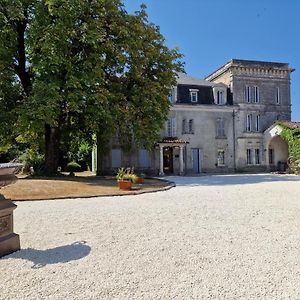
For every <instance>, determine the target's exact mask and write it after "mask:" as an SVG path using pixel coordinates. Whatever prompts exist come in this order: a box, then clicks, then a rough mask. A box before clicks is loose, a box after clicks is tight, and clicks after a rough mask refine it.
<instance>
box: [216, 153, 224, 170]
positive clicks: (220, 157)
mask: <svg viewBox="0 0 300 300" xmlns="http://www.w3.org/2000/svg"><path fill="white" fill-rule="evenodd" d="M217 161H218V162H217V163H218V167H222V166H225V151H224V150H222V149H220V150H218V157H217Z"/></svg>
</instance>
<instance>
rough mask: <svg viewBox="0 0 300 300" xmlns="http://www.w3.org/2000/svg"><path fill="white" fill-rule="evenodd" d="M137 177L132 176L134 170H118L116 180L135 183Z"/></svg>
mask: <svg viewBox="0 0 300 300" xmlns="http://www.w3.org/2000/svg"><path fill="white" fill-rule="evenodd" d="M137 178H138V177H137V176H136V175H135V174H134V169H133V168H127V169H125V168H119V170H118V173H117V176H116V179H117V180H118V181H119V180H128V181H131V182H132V183H136V182H137Z"/></svg>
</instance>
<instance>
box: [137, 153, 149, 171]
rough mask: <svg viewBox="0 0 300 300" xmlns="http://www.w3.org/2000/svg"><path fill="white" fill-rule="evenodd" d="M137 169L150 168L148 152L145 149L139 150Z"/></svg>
mask: <svg viewBox="0 0 300 300" xmlns="http://www.w3.org/2000/svg"><path fill="white" fill-rule="evenodd" d="M139 167H140V168H149V167H150V157H149V152H148V151H147V150H146V149H139Z"/></svg>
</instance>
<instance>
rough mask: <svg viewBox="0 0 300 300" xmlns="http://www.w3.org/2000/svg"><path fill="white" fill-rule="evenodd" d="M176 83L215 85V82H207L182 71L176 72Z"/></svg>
mask: <svg viewBox="0 0 300 300" xmlns="http://www.w3.org/2000/svg"><path fill="white" fill-rule="evenodd" d="M177 75H178V78H177V84H189V85H201V86H215V83H213V82H209V81H207V80H204V79H198V78H195V77H192V76H189V75H187V74H184V73H177Z"/></svg>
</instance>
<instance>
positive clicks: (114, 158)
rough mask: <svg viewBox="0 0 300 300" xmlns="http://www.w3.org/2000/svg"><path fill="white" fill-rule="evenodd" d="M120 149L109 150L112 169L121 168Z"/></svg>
mask: <svg viewBox="0 0 300 300" xmlns="http://www.w3.org/2000/svg"><path fill="white" fill-rule="evenodd" d="M121 155H122V152H121V149H112V150H111V166H112V168H120V167H121Z"/></svg>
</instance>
